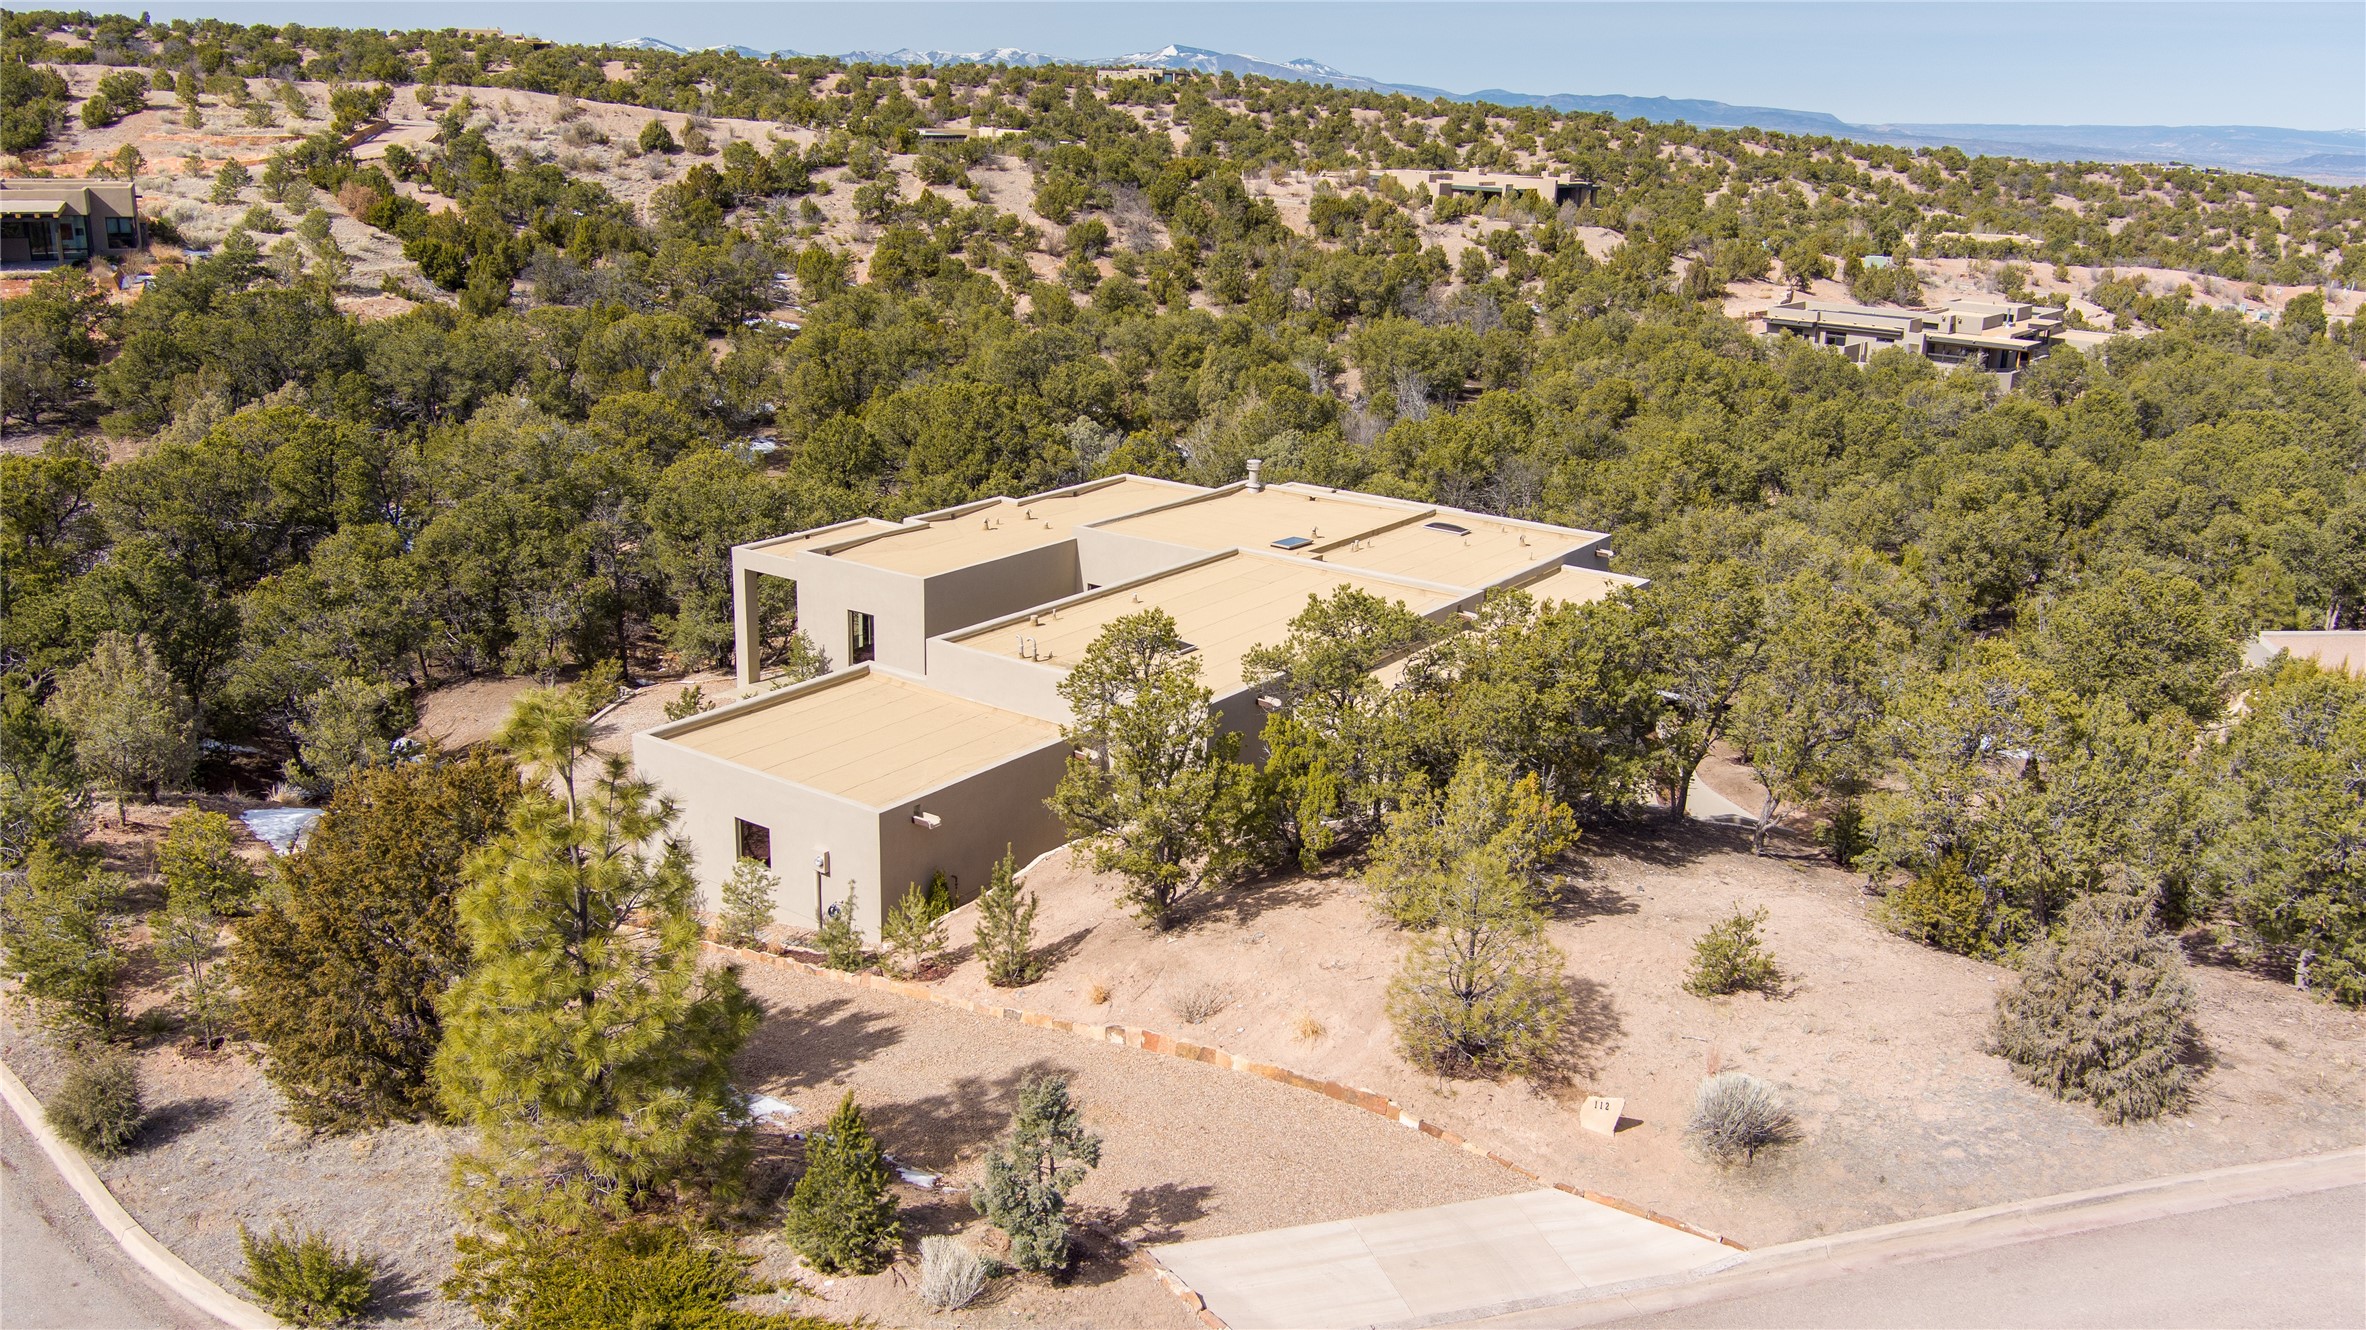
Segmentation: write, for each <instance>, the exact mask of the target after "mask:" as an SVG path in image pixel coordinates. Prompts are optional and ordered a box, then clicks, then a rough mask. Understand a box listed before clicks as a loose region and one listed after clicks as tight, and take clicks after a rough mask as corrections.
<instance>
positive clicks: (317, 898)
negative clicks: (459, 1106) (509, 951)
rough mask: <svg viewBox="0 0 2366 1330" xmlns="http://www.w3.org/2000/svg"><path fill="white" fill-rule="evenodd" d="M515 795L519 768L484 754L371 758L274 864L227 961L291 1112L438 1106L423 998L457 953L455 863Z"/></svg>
mask: <svg viewBox="0 0 2366 1330" xmlns="http://www.w3.org/2000/svg"><path fill="white" fill-rule="evenodd" d="M517 799H518V773H517V768H515V767H513V766H512V765H510V763H509V762H508V761H507V760H506V759H504V758H501V757H498V756H495V755H492V754H485V753H479V754H473V755H471V756H470V757H468V758H467V759H465V760H461V761H445V760H443V759H442V758H441V756H440V755H431V756H430V757H429V758H428V759H427V760H425V761H420V762H408V763H403V764H401V765H398V766H389V767H378V768H374V769H372V770H370V771H366V772H363V773H360V774H358V775H356V776H355V777H354V778H353V779H351V780H349V781H347V782H346V783H345V784H344V785H343V786H342V787H341V788H339V789H338V791H337V793H336V794H335V796H334V797H332V798H331V799H330V800H329V803H328V808H327V810H326V811H325V812H324V813H323V814H322V816H321V819H320V821H318V822H316V823H314V824H313V826H312V834H311V835H310V836H309V837H307V838H306V840H305V842H304V848H303V849H301V850H298V851H296V852H295V853H294V854H291V855H289V856H288V857H287V858H285V859H283V860H281V861H280V865H279V868H280V876H281V881H282V882H283V883H284V884H285V887H286V890H284V891H274V892H272V893H271V894H270V895H269V896H268V897H267V898H266V899H265V900H264V902H263V904H262V906H261V908H259V909H258V910H257V911H256V912H255V914H254V916H253V917H252V918H249V919H247V920H245V921H244V922H242V923H241V924H240V925H239V927H238V935H237V940H236V943H235V945H234V946H233V948H232V951H231V962H230V964H231V972H232V975H233V977H234V978H235V980H236V982H237V985H238V988H239V990H240V992H241V995H242V1003H243V1008H244V1010H243V1011H242V1013H241V1014H242V1016H243V1018H244V1021H245V1025H246V1029H247V1032H248V1034H249V1035H250V1036H251V1037H253V1038H254V1039H255V1040H256V1042H258V1043H259V1044H261V1045H262V1047H263V1054H264V1057H263V1071H264V1074H265V1075H266V1076H268V1077H269V1078H270V1080H271V1083H272V1084H273V1085H274V1086H276V1087H277V1088H278V1090H279V1092H280V1094H281V1095H282V1096H284V1097H285V1098H286V1099H287V1101H288V1115H289V1116H290V1117H291V1118H293V1119H294V1120H295V1121H297V1122H298V1123H300V1124H302V1125H304V1126H307V1127H311V1128H313V1129H315V1130H331V1131H342V1130H351V1129H353V1128H357V1127H366V1126H373V1125H376V1124H379V1123H384V1122H392V1121H405V1120H410V1119H416V1118H420V1117H426V1116H435V1115H436V1114H437V1111H438V1110H437V1104H436V1099H435V1091H434V1087H433V1086H432V1085H431V1084H430V1082H429V1078H428V1069H429V1067H430V1065H431V1064H432V1063H433V1062H434V1060H435V1052H436V1049H437V1048H438V1047H439V1046H441V1044H442V1043H443V1037H444V1021H443V1016H442V1014H441V1012H439V1011H438V1009H437V1005H436V1003H437V999H438V998H439V997H441V996H442V994H443V992H444V990H446V989H448V988H450V987H451V986H452V985H453V984H454V983H455V982H457V981H458V980H459V978H460V976H461V975H462V974H464V973H465V972H466V971H467V969H468V959H469V949H468V943H467V941H466V939H464V938H463V937H462V936H461V934H460V919H459V914H458V912H457V909H456V905H455V901H456V899H457V897H458V895H459V892H460V884H461V880H460V869H461V865H462V864H463V863H464V862H465V861H466V860H467V859H468V857H469V855H471V854H473V853H475V852H476V851H477V850H478V849H480V848H481V847H483V846H484V844H485V843H486V842H488V841H490V840H491V839H492V838H493V837H494V835H496V834H497V833H498V832H499V831H500V829H501V827H502V825H503V823H504V821H505V819H506V818H507V817H508V814H509V810H510V806H511V805H512V804H514V803H515V802H516V801H517Z"/></svg>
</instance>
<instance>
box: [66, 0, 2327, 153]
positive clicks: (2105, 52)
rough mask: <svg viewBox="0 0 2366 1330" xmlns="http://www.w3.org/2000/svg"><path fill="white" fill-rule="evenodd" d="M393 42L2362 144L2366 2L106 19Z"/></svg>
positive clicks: (329, 13)
mask: <svg viewBox="0 0 2366 1330" xmlns="http://www.w3.org/2000/svg"><path fill="white" fill-rule="evenodd" d="M91 7H92V8H97V9H119V10H127V11H132V12H137V11H138V10H141V9H147V10H150V11H151V12H153V13H154V14H156V15H157V16H158V17H160V18H170V17H181V16H188V17H195V16H199V15H211V16H213V17H218V18H224V19H232V20H236V21H240V22H251V23H274V24H276V23H285V22H290V21H295V22H304V23H317V24H337V25H352V24H359V23H370V24H377V25H382V26H385V27H401V28H409V27H460V26H468V27H476V26H493V25H498V26H500V27H504V28H507V29H510V30H511V31H516V32H529V33H533V34H536V35H538V36H543V37H549V38H552V39H554V40H562V41H586V42H597V41H616V40H621V39H623V38H627V37H639V36H647V37H658V38H662V39H664V40H666V41H670V42H673V43H675V44H677V45H682V46H703V45H709V44H721V43H733V44H738V45H743V46H752V47H756V48H758V49H761V50H774V49H783V48H785V49H791V50H798V51H806V52H820V53H837V52H842V51H848V50H862V49H882V50H887V49H894V48H896V47H899V46H911V47H916V48H930V47H933V48H936V49H940V50H974V49H978V48H981V47H988V46H1017V47H1024V48H1027V49H1030V50H1037V51H1044V52H1047V53H1050V54H1056V55H1073V56H1107V55H1118V54H1123V53H1125V52H1128V51H1139V50H1152V49H1156V48H1157V47H1160V46H1164V45H1166V44H1167V43H1169V42H1175V43H1179V44H1181V45H1185V46H1202V47H1209V48H1213V49H1216V50H1223V51H1238V52H1242V53H1244V54H1248V55H1254V56H1258V57H1261V58H1264V59H1269V60H1288V59H1292V58H1295V57H1300V56H1304V57H1309V58H1312V59H1315V60H1320V61H1323V62H1324V63H1326V64H1329V65H1333V66H1335V67H1337V68H1339V69H1341V70H1345V71H1346V72H1348V73H1352V74H1361V75H1364V76H1366V77H1368V78H1375V79H1381V80H1384V81H1387V82H1393V83H1414V84H1422V85H1426V86H1429V87H1435V88H1444V89H1447V90H1449V91H1454V92H1471V91H1476V90H1478V89H1481V88H1505V89H1509V90H1512V91H1516V92H1530V93H1554V92H1576V93H1597V94H1600V93H1624V94H1629V95H1633V96H1662V97H1702V98H1709V99H1712V100H1716V101H1722V102H1734V103H1738V104H1743V105H1753V106H1778V107H1784V108H1788V109H1792V110H1802V111H1828V112H1830V113H1832V114H1834V115H1837V116H1839V117H1841V118H1842V119H1844V120H1850V121H1855V122H1858V123H1881V122H1911V121H1922V122H1934V121H1936V122H1957V123H1963V122H1975V123H2013V124H2031V123H2040V124H2071V123H2081V124H2188V125H2190V124H2252V125H2278V126H2284V127H2288V128H2298V129H2355V128H2366V4H2362V3H2359V2H2358V0H2335V2H2333V3H2161V2H2159V0H2103V2H2100V3H2096V2H2086V3H2036V4H2032V3H2017V2H2014V0H1949V2H1947V3H1901V2H1899V0H1886V2H1876V0H1854V2H1851V0H1840V2H1837V3H1812V4H1803V3H1790V2H1788V0H1739V2H1738V3H1705V2H1704V3H1658V4H1635V3H1628V4H1586V3H1580V4H1561V3H1522V4H1506V3H1496V2H1495V0H1426V2H1425V3H1378V4H1375V3H1365V2H1362V0H1315V2H1312V3H1306V2H1301V3H1269V4H1252V3H1174V2H1172V0H1102V2H1101V3H1084V2H1082V0H1068V2H1066V3H1025V4H1019V3H1003V2H1001V0H904V2H894V0H863V2H862V3H816V4H797V3H779V2H778V0H763V2H759V0H703V2H694V3H648V2H647V0H642V2H641V3H604V2H601V0H591V2H589V3H586V2H584V0H564V2H557V0H489V2H486V3H466V4H453V3H400V2H397V3H383V4H381V3H371V4H360V3H326V2H315V3H234V2H225V3H218V4H199V5H187V4H155V3H150V4H140V3H133V4H128V5H126V4H95V5H92V6H91Z"/></svg>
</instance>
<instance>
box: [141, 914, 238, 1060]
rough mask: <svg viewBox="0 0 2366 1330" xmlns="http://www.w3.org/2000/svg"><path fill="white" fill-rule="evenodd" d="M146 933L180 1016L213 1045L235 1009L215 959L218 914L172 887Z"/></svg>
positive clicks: (219, 929) (202, 1040) (203, 1040)
mask: <svg viewBox="0 0 2366 1330" xmlns="http://www.w3.org/2000/svg"><path fill="white" fill-rule="evenodd" d="M149 934H150V937H151V938H152V939H153V943H154V947H155V951H156V959H157V960H158V961H159V962H161V963H162V964H163V966H164V968H165V970H166V972H167V973H169V974H170V975H171V976H172V987H173V997H174V998H175V1000H177V1001H178V1002H179V1003H180V1007H181V1018H182V1020H183V1021H184V1022H185V1023H186V1024H187V1027H188V1029H189V1032H190V1033H191V1034H192V1035H194V1036H195V1037H196V1039H197V1042H198V1044H199V1046H200V1047H204V1048H212V1047H213V1046H214V1045H216V1044H218V1043H220V1042H221V1041H222V1040H223V1039H224V1038H225V1037H227V1036H228V1034H229V1032H230V1027H231V1025H232V1024H233V1022H234V1020H235V1018H236V1014H237V998H236V996H235V994H233V993H232V991H231V989H230V985H229V983H228V981H227V978H226V976H225V975H224V972H223V970H222V967H221V966H220V965H217V964H216V963H215V959H214V958H215V955H216V952H217V950H218V947H219V944H220V942H221V936H222V917H221V916H220V915H218V914H216V913H214V911H213V910H212V909H210V908H208V907H207V905H206V904H205V902H204V901H202V900H201V899H198V898H197V897H195V896H193V895H191V894H189V893H186V892H180V893H175V894H173V895H172V896H171V897H169V898H168V899H167V900H166V902H165V906H164V912H163V913H162V914H159V915H157V916H156V917H155V918H154V919H153V920H152V921H151V923H150V927H149Z"/></svg>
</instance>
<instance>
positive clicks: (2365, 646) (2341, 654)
mask: <svg viewBox="0 0 2366 1330" xmlns="http://www.w3.org/2000/svg"><path fill="white" fill-rule="evenodd" d="M2280 655H2289V656H2291V657H2292V658H2293V659H2294V660H2308V661H2315V662H2316V663H2317V664H2319V665H2321V666H2323V667H2324V668H2326V669H2329V670H2340V671H2342V672H2344V673H2347V674H2354V675H2357V676H2358V677H2359V678H2361V679H2366V630H2361V629H2347V630H2338V629H2337V630H2327V631H2322V632H2308V631H2301V632H2267V633H2261V634H2260V635H2259V636H2257V637H2255V638H2253V639H2251V643H2250V645H2249V646H2248V647H2247V648H2245V650H2244V652H2243V663H2244V664H2245V665H2249V666H2253V667H2257V666H2261V665H2266V664H2270V663H2272V662H2273V661H2274V660H2275V658H2276V657H2277V656H2280Z"/></svg>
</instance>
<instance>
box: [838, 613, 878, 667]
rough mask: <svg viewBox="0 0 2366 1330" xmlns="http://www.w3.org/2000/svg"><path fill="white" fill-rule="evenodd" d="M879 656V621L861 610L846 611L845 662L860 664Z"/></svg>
mask: <svg viewBox="0 0 2366 1330" xmlns="http://www.w3.org/2000/svg"><path fill="white" fill-rule="evenodd" d="M878 658H879V621H878V620H877V619H874V618H872V617H871V616H870V615H868V614H865V613H863V612H862V611H861V610H848V611H847V612H846V663H847V664H849V665H860V664H862V663H863V662H864V661H867V660H877V659H878Z"/></svg>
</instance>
